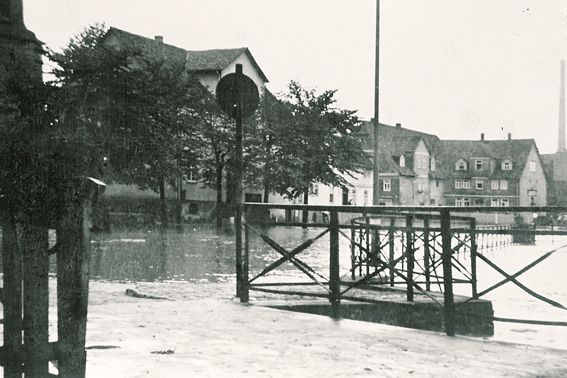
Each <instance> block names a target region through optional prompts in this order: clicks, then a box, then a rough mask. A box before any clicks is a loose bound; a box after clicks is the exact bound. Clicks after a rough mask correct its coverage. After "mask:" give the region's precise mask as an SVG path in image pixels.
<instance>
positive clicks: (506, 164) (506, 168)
mask: <svg viewBox="0 0 567 378" xmlns="http://www.w3.org/2000/svg"><path fill="white" fill-rule="evenodd" d="M502 170H503V171H511V170H512V162H511V161H510V160H504V161H503V162H502Z"/></svg>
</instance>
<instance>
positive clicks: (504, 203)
mask: <svg viewBox="0 0 567 378" xmlns="http://www.w3.org/2000/svg"><path fill="white" fill-rule="evenodd" d="M500 204H501V206H502V207H509V206H510V200H509V199H508V198H502V199H501V200H500Z"/></svg>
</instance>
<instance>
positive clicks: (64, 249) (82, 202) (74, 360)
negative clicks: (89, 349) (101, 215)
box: [57, 182, 96, 377]
mask: <svg viewBox="0 0 567 378" xmlns="http://www.w3.org/2000/svg"><path fill="white" fill-rule="evenodd" d="M78 186H79V187H78V188H68V190H69V193H68V194H67V198H68V202H67V203H66V209H65V213H64V214H63V218H62V220H61V221H60V222H59V224H58V226H57V243H58V244H59V246H58V248H57V304H58V311H57V338H58V344H59V353H60V355H59V365H58V368H59V374H60V376H61V377H84V376H85V374H86V363H87V354H86V351H85V342H86V333H87V310H88V296H89V276H88V271H89V264H90V257H91V253H90V250H91V246H90V239H91V238H90V229H91V223H92V201H93V195H94V191H95V190H96V188H95V185H94V184H93V183H91V182H83V187H82V188H81V187H80V185H78Z"/></svg>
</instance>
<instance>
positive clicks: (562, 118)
mask: <svg viewBox="0 0 567 378" xmlns="http://www.w3.org/2000/svg"><path fill="white" fill-rule="evenodd" d="M557 140H558V144H559V145H558V148H557V151H558V152H565V61H564V60H562V61H561V74H560V79H559V135H558V138H557Z"/></svg>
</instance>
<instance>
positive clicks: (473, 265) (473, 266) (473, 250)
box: [470, 218, 478, 299]
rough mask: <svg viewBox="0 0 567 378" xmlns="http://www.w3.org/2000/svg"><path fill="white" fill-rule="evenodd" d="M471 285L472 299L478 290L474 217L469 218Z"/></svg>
mask: <svg viewBox="0 0 567 378" xmlns="http://www.w3.org/2000/svg"><path fill="white" fill-rule="evenodd" d="M470 234H471V286H472V297H473V298H474V299H477V298H478V291H477V287H476V284H477V281H476V253H477V246H476V219H475V218H471V231H470Z"/></svg>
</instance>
